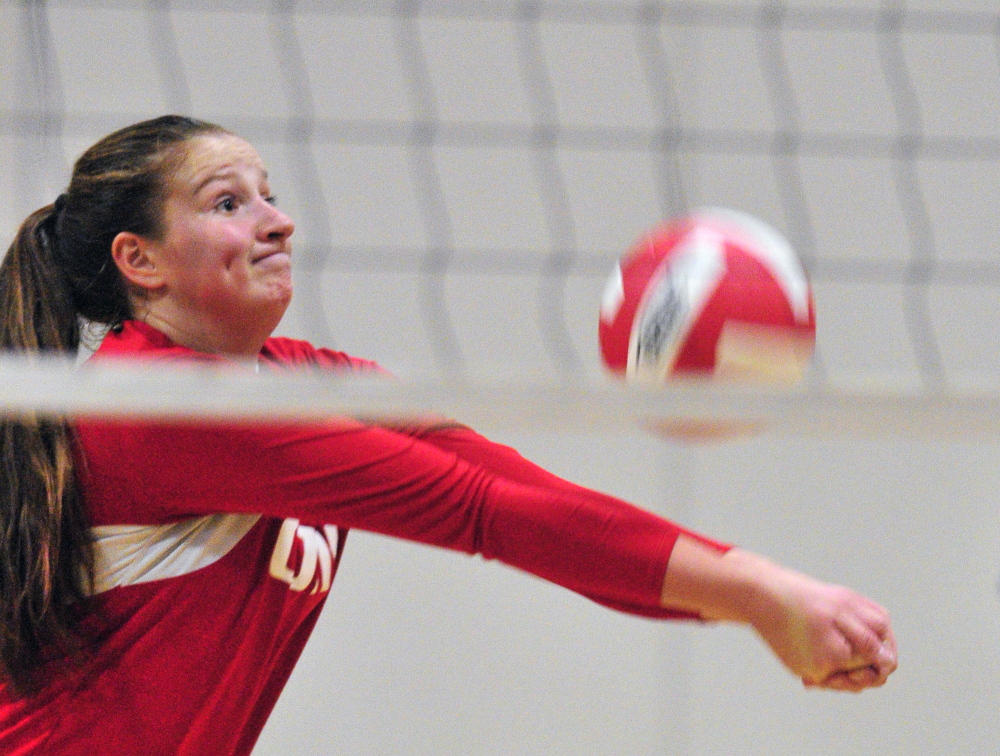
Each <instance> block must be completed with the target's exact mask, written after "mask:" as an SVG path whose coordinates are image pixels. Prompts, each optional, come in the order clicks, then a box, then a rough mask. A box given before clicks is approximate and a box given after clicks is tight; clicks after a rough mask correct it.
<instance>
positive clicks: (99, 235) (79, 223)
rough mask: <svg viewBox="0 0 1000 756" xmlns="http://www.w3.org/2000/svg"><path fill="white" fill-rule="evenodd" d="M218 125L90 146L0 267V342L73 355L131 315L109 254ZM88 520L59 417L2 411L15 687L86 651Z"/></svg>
mask: <svg viewBox="0 0 1000 756" xmlns="http://www.w3.org/2000/svg"><path fill="white" fill-rule="evenodd" d="M228 133H229V132H228V131H226V130H225V129H223V128H222V127H220V126H216V125H215V124H211V123H206V122H204V121H199V120H195V119H192V118H185V117H182V116H163V117H161V118H156V119H153V120H150V121H143V122H142V123H137V124H134V125H132V126H128V127H126V128H124V129H121V130H120V131H116V132H114V133H113V134H110V135H108V136H107V137H105V138H104V139H102V140H101V141H99V142H98V143H97V144H95V145H94V146H93V147H91V148H90V149H89V150H87V151H86V152H85V153H84V154H83V155H82V156H81V157H80V159H79V160H77V162H76V164H75V166H74V167H73V175H72V178H71V180H70V184H69V188H68V189H67V191H66V193H65V194H63V195H61V196H60V197H59V198H58V199H57V200H56V202H55V203H54V204H52V205H48V206H46V207H43V208H42V209H40V210H37V211H35V212H34V213H32V214H31V215H30V216H28V218H27V219H26V220H25V221H24V223H23V224H22V225H21V227H20V229H19V230H18V232H17V236H16V237H15V238H14V242H13V243H12V244H11V246H10V248H9V249H8V251H7V256H6V257H5V258H4V260H3V264H2V265H0V349H5V350H9V351H14V352H26V353H37V352H50V353H58V352H70V353H72V352H75V351H76V350H77V348H78V347H79V345H80V339H81V321H89V322H93V323H98V324H103V325H105V326H109V327H117V326H120V325H121V323H122V322H123V321H124V320H126V319H127V318H128V317H129V316H130V307H129V300H128V295H127V291H126V288H125V285H124V283H123V281H122V278H121V276H120V275H119V273H118V269H117V267H116V266H115V264H114V261H113V260H112V258H111V242H112V240H113V239H114V238H115V236H117V235H118V234H119V233H120V232H122V231H131V232H133V233H137V234H140V235H142V236H148V237H152V238H158V237H159V236H160V234H161V232H162V229H161V216H162V210H163V202H164V199H165V196H166V192H167V180H168V177H169V175H170V173H171V172H172V171H173V170H174V169H175V168H176V166H177V165H178V164H179V163H180V161H181V160H183V158H184V155H185V154H186V153H185V151H184V150H183V149H181V147H182V146H183V145H184V144H185V143H186V142H188V141H189V140H191V139H193V138H195V137H197V136H202V135H210V134H228ZM93 569H94V557H93V550H92V547H91V542H90V533H89V525H88V521H87V517H86V513H85V509H84V503H83V500H82V496H81V493H80V490H79V487H78V485H77V481H76V475H75V472H74V452H73V434H72V428H71V426H70V425H69V424H68V423H67V422H66V420H65V419H63V418H53V417H38V416H35V415H34V414H33V413H32V414H29V415H19V416H18V417H16V418H10V417H7V418H0V675H2V676H3V678H5V679H6V680H8V681H9V682H10V683H11V684H12V685H13V686H14V689H15V690H18V691H21V692H28V691H30V690H31V689H33V688H34V687H35V686H36V684H37V683H38V682H39V681H38V679H37V674H38V671H39V667H40V665H41V663H42V661H43V659H44V658H48V656H49V655H51V654H54V653H55V654H58V653H68V652H69V651H71V650H74V649H79V648H81V647H82V640H83V639H82V638H81V635H80V632H79V622H80V620H81V618H82V617H83V615H84V612H85V607H86V605H87V598H88V596H89V594H90V592H91V591H92V588H93Z"/></svg>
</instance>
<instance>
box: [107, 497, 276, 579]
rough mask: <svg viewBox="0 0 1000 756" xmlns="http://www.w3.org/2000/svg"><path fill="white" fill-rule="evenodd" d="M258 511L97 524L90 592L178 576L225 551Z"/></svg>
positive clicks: (251, 521) (248, 525)
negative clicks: (154, 522) (171, 520)
mask: <svg viewBox="0 0 1000 756" xmlns="http://www.w3.org/2000/svg"><path fill="white" fill-rule="evenodd" d="M259 519H260V515H248V514H214V515H207V516H205V517H196V518H192V519H190V520H183V521H181V522H174V523H170V524H169V525H101V526H98V527H95V528H91V535H92V537H93V539H94V556H95V564H94V566H95V569H94V593H103V592H104V591H109V590H111V589H112V588H118V587H120V586H126V585H136V584H137V583H148V582H151V581H153V580H163V579H164V578H172V577H179V576H180V575H186V574H188V573H190V572H194V571H195V570H200V569H201V568H202V567H208V566H209V565H210V564H213V563H214V562H217V561H218V560H219V559H221V558H222V557H224V556H225V555H226V554H228V553H229V552H230V551H231V550H232V548H233V547H234V546H236V544H237V543H239V542H240V539H242V538H243V536H245V535H246V534H247V533H249V532H250V529H251V528H253V526H254V525H256V524H257V521H258V520H259Z"/></svg>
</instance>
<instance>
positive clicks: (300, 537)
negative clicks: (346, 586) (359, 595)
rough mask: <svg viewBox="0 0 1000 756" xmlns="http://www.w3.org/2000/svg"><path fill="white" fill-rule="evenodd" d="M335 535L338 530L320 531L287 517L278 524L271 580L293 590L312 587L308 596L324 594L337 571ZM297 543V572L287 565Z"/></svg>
mask: <svg viewBox="0 0 1000 756" xmlns="http://www.w3.org/2000/svg"><path fill="white" fill-rule="evenodd" d="M337 536H338V534H337V528H336V527H334V526H333V525H324V526H323V530H322V531H319V530H317V529H316V528H313V527H310V526H309V525H300V524H299V521H298V520H296V519H294V518H291V517H290V518H288V519H287V520H285V521H284V522H283V523H282V524H281V530H280V531H279V533H278V540H277V542H276V543H275V544H274V553H273V554H272V555H271V566H270V569H269V571H270V573H271V577H273V578H276V579H277V580H281V581H282V582H284V583H288V585H289V586H290V587H291V589H292V590H293V591H304V590H306V589H307V588H309V586H310V585H311V586H313V589H312V591H310V593H319V592H323V593H326V592H327V591H328V590H330V583H331V582H333V571H334V569H335V568H336V557H335V556H334V555H335V554H336V549H337ZM296 541H298V542H299V543H300V544H301V546H302V564H301V565H300V567H299V571H298V572H295V570H293V569H292V568H291V567H289V566H288V561H289V559H290V557H291V556H292V548H293V547H294V545H295V542H296ZM317 570H318V571H319V579H318V580H317V579H316V578H317V574H316V573H317Z"/></svg>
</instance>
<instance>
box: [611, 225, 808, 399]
mask: <svg viewBox="0 0 1000 756" xmlns="http://www.w3.org/2000/svg"><path fill="white" fill-rule="evenodd" d="M598 333H599V338H600V347H601V357H602V359H603V362H604V364H605V365H606V367H607V368H608V369H609V370H610V371H611V372H612V373H613V374H616V375H619V376H622V377H624V378H626V379H627V380H630V381H636V382H640V383H654V384H657V383H662V382H664V381H667V380H675V379H680V378H703V379H710V380H734V381H763V382H771V383H794V382H796V381H798V380H799V379H801V378H802V376H803V375H804V373H805V371H806V369H807V368H808V364H809V361H810V359H811V357H812V352H813V347H814V345H815V340H816V318H815V308H814V304H813V296H812V289H811V287H810V285H809V280H808V278H807V276H806V274H805V271H804V269H803V267H802V264H801V263H800V261H799V259H798V257H797V256H796V254H795V252H794V250H793V249H792V247H791V245H790V244H789V243H788V241H787V240H786V239H785V238H784V236H782V234H781V233H779V232H778V231H777V230H776V229H774V228H772V227H771V226H770V225H768V224H767V223H765V222H763V221H761V220H759V219H758V218H755V217H753V216H752V215H749V214H747V213H744V212H740V211H736V210H729V209H723V208H703V209H700V210H697V211H695V212H693V213H692V214H690V215H688V216H685V217H683V218H680V219H678V220H675V221H673V222H670V223H667V224H665V225H663V226H661V227H659V228H657V229H655V230H653V231H652V232H651V233H649V234H648V235H647V236H646V237H644V238H643V239H641V240H640V241H639V242H638V243H637V244H636V245H635V246H634V247H633V248H632V249H631V250H630V251H628V252H627V253H626V254H625V255H624V256H623V257H622V258H621V260H620V261H619V263H618V265H617V266H616V267H615V269H614V271H613V272H612V274H611V277H610V278H609V280H608V283H607V286H606V287H605V291H604V296H603V299H602V302H601V315H600V325H599V331H598Z"/></svg>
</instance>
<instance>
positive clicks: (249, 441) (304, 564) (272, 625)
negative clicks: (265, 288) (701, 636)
mask: <svg viewBox="0 0 1000 756" xmlns="http://www.w3.org/2000/svg"><path fill="white" fill-rule="evenodd" d="M111 357H134V358H141V359H162V360H220V359H221V358H219V357H216V356H212V355H205V354H199V353H196V352H194V351H192V350H190V349H187V348H185V347H181V346H179V345H176V344H174V343H172V342H171V341H170V340H169V339H168V338H167V337H166V336H164V335H163V334H162V333H160V332H158V331H156V330H155V329H153V328H151V327H149V326H147V325H145V324H143V323H139V322H128V323H126V324H125V326H124V328H123V329H122V330H121V331H120V332H112V333H110V334H109V335H108V336H107V337H106V338H105V340H104V342H103V343H102V345H101V347H100V349H99V350H98V351H97V352H96V354H95V355H94V357H93V358H92V359H104V358H111ZM260 363H261V364H262V365H263V366H265V367H266V368H270V369H288V368H289V367H291V368H296V367H299V368H301V367H313V368H316V367H318V368H328V369H331V370H347V371H357V370H377V369H378V366H377V365H375V363H372V362H367V361H364V360H358V359H356V358H353V357H349V356H347V355H345V354H343V353H340V352H334V351H331V350H325V349H316V348H314V347H312V346H311V345H309V344H308V343H306V342H303V341H296V340H292V339H283V338H271V339H268V341H267V343H266V344H265V346H264V348H263V350H262V351H261V354H260ZM76 431H77V435H78V442H79V463H78V471H79V472H78V475H79V477H80V483H81V486H82V490H83V494H84V499H85V501H86V505H87V508H88V513H89V517H90V521H91V524H92V526H93V539H94V548H95V556H96V585H95V593H96V596H95V598H94V602H95V611H94V612H93V613H92V615H91V616H90V618H89V619H88V620H87V622H88V624H89V625H90V626H91V627H92V628H93V629H94V633H95V636H96V639H97V642H96V644H95V646H94V649H93V650H92V651H91V652H90V653H89V654H87V655H85V656H83V657H82V658H80V659H79V660H73V661H69V662H65V661H63V662H60V663H58V664H54V665H52V667H53V668H52V669H50V670H47V671H46V679H47V680H48V682H47V683H46V685H45V686H44V687H43V689H42V690H41V691H40V692H39V693H37V694H34V695H32V696H29V697H27V698H20V699H19V698H16V697H14V696H12V695H11V694H10V692H9V690H7V689H6V688H4V687H0V753H4V754H18V755H22V754H59V755H60V756H62V755H67V756H68V755H70V754H86V755H87V756H93V755H94V754H95V753H108V754H112V753H113V754H134V755H139V754H164V755H166V754H171V755H172V756H173V755H176V754H190V755H192V756H194V755H198V756H203V755H205V754H213V755H214V754H249V753H250V751H251V750H252V748H253V745H254V743H255V741H256V739H257V737H258V735H259V734H260V731H261V730H262V729H263V727H264V723H265V721H266V719H267V716H268V715H269V713H270V712H271V709H272V708H273V707H274V704H275V702H276V701H277V698H278V695H279V694H280V692H281V689H282V687H283V686H284V684H285V682H286V681H287V679H288V676H289V675H290V674H291V671H292V667H293V665H294V664H295V661H296V660H297V659H298V657H299V654H300V653H301V651H302V648H303V646H304V644H305V642H306V639H307V638H308V636H309V633H310V632H311V630H312V628H313V625H314V624H315V622H316V619H317V616H318V614H319V611H320V609H321V607H322V605H323V603H324V601H325V600H326V597H327V593H328V591H329V589H330V584H331V582H332V580H333V578H334V575H335V574H336V570H337V564H338V563H339V560H340V556H341V553H342V550H343V547H344V542H345V538H346V536H347V531H348V529H349V528H355V527H356V528H363V529H365V530H370V531H374V532H378V533H384V534H388V535H393V536H398V537H401V538H406V539H410V540H414V541H419V542H422V543H427V544H434V545H437V546H443V547H446V548H450V549H456V550H460V551H465V552H468V553H470V554H480V555H482V556H483V557H485V558H487V559H499V560H502V561H503V562H505V563H507V564H510V565H512V566H514V567H518V568H520V569H523V570H526V571H528V572H531V573H533V574H535V575H538V576H540V577H543V578H545V579H547V580H550V581H553V582H555V583H558V584H560V585H563V586H565V587H567V588H570V589H572V590H575V591H578V592H579V593H582V594H584V595H586V596H588V597H590V598H592V599H594V600H596V601H598V602H601V603H603V604H606V605H609V606H612V607H615V608H617V609H621V610H624V611H629V612H633V613H636V614H642V615H647V616H655V617H679V616H681V617H688V616H691V615H689V614H685V613H683V612H674V611H670V610H666V609H662V608H660V606H659V598H660V591H661V588H662V581H663V575H664V573H665V571H666V567H667V561H668V560H669V558H670V552H671V549H672V548H673V545H674V543H675V541H676V539H677V537H678V535H679V534H680V533H681V532H687V531H684V530H683V529H681V528H679V527H678V526H676V525H674V524H672V523H670V522H668V521H666V520H664V519H662V518H660V517H657V516H656V515H653V514H651V513H649V512H646V511H644V510H642V509H638V508H636V507H633V506H631V505H629V504H627V503H625V502H622V501H620V500H617V499H614V498H612V497H610V496H606V495H604V494H600V493H597V492H594V491H590V490H587V489H584V488H581V487H579V486H576V485H574V484H572V483H569V482H567V481H564V480H562V479H560V478H557V477H556V476H554V475H551V474H549V473H547V472H545V471H544V470H542V469H540V468H538V467H537V466H535V465H533V464H532V463H530V462H528V461H527V460H525V459H524V458H523V457H521V456H520V455H519V454H517V452H515V451H514V450H513V449H510V448H509V447H505V446H501V445H499V444H495V443H492V442H490V441H488V440H486V439H484V438H483V437H481V436H479V435H477V434H476V433H474V432H473V431H471V430H469V429H467V428H464V427H460V426H440V427H421V428H387V427H376V426H371V425H366V424H363V423H360V422H356V421H353V420H349V419H344V418H331V419H330V420H329V421H328V422H297V421H295V422H293V421H289V422H284V423H266V424H265V423H260V422H257V423H254V422H248V423H242V424H239V423H231V422H226V423H222V422H218V423H207V424H203V423H194V422H164V421H138V420H137V421H108V420H94V419H91V420H84V419H80V420H78V422H77V423H76ZM702 540H706V542H708V543H713V542H711V541H707V539H702ZM720 548H724V547H721V546H720Z"/></svg>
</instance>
